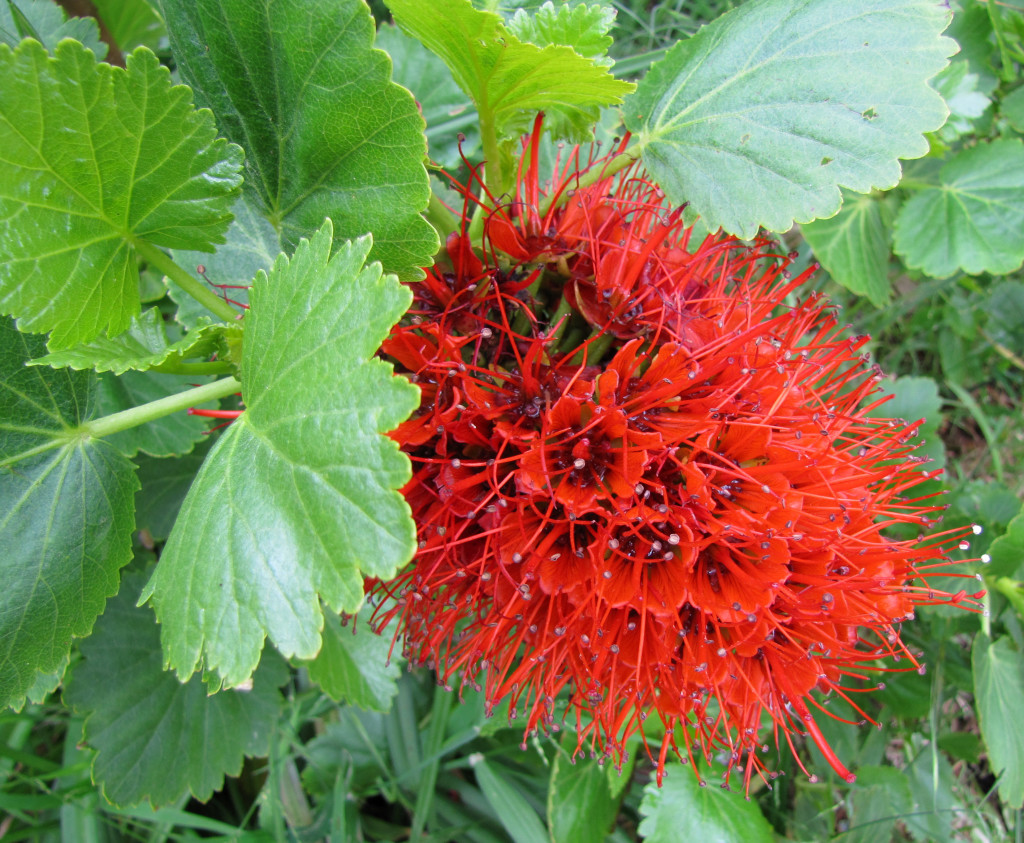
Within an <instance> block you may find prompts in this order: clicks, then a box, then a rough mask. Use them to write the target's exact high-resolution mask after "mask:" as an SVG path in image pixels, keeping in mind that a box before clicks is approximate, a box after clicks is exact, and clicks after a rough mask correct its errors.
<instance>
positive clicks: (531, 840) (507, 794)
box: [469, 753, 549, 843]
mask: <svg viewBox="0 0 1024 843" xmlns="http://www.w3.org/2000/svg"><path fill="white" fill-rule="evenodd" d="M469 763H470V766H471V767H472V768H473V774H474V775H475V776H476V782H477V784H478V785H480V791H481V792H482V793H483V795H484V798H485V799H486V800H487V803H488V804H489V805H490V806H491V808H492V809H493V811H494V813H495V814H496V815H497V817H498V819H499V820H500V822H501V824H502V825H503V826H504V827H505V831H507V832H508V833H509V836H510V837H511V838H512V839H513V840H514V841H515V843H548V841H549V838H548V835H547V833H546V832H545V831H544V825H543V823H542V822H541V820H540V817H538V816H537V812H536V811H534V810H533V808H531V807H530V803H529V802H527V801H526V797H524V796H523V794H522V793H521V792H520V790H519V788H518V787H516V785H515V784H514V783H513V782H512V781H510V780H509V779H508V778H506V777H505V776H503V775H501V773H499V772H498V770H500V769H501V765H494V766H492V765H491V763H490V762H489V761H487V759H486V758H484V756H483V755H481V754H479V753H476V754H474V755H471V756H470V757H469Z"/></svg>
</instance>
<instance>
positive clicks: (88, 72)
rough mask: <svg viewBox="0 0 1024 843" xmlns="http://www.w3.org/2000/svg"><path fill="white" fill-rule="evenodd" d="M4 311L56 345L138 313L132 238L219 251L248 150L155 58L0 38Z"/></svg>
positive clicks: (117, 329)
mask: <svg viewBox="0 0 1024 843" xmlns="http://www.w3.org/2000/svg"><path fill="white" fill-rule="evenodd" d="M0 75H2V77H3V79H4V85H3V86H2V88H0V164H2V166H0V312H3V313H6V314H11V315H13V316H16V317H17V318H18V327H19V328H20V329H21V330H23V331H36V332H43V331H52V332H53V333H52V334H51V336H50V340H49V347H50V349H51V350H59V349H65V348H69V347H71V346H73V345H75V344H76V343H82V342H88V341H90V340H92V339H93V338H95V337H97V336H98V335H99V334H100V333H101V332H103V331H106V332H107V334H108V335H115V334H119V333H121V332H123V331H125V330H126V329H127V328H128V327H129V325H130V324H131V318H132V317H133V316H134V315H136V314H137V313H138V312H139V308H140V304H139V275H138V269H137V264H136V258H135V254H134V248H133V244H134V242H135V241H136V240H138V239H142V240H146V241H148V242H149V243H151V244H153V245H156V246H163V247H170V248H190V249H207V250H212V248H213V244H214V243H218V242H221V241H222V238H223V234H224V231H225V230H226V229H227V227H228V224H229V223H230V221H231V214H230V208H231V203H232V201H233V199H234V197H235V196H236V195H237V193H238V189H239V185H240V182H241V176H240V174H239V169H240V167H241V162H242V151H241V149H239V148H238V147H236V146H232V145H230V144H228V143H227V142H226V141H224V140H217V139H216V138H215V135H216V130H215V128H214V125H213V120H212V119H211V116H210V114H209V112H198V111H195V110H194V109H193V107H192V101H191V92H190V91H189V89H188V88H185V87H184V86H181V85H172V84H171V79H170V74H169V73H168V72H167V69H166V68H163V67H161V66H160V64H159V62H158V61H157V59H156V56H154V55H153V54H152V53H151V52H149V51H148V50H146V49H145V48H140V49H138V50H137V51H136V52H135V53H133V54H132V55H130V56H129V57H128V63H127V68H126V69H124V70H122V69H120V68H113V67H110V66H109V65H106V64H97V63H96V59H95V57H94V56H93V54H92V53H91V52H89V51H88V50H86V49H85V48H84V47H82V45H81V44H78V43H76V42H74V41H69V40H65V41H62V42H61V43H60V45H58V47H57V51H56V56H55V57H52V58H51V57H50V56H48V55H47V53H46V51H45V50H44V49H43V47H42V46H41V45H40V44H39V43H38V42H36V41H24V42H22V44H21V45H20V46H19V47H18V48H17V50H15V51H13V52H12V51H11V50H9V49H8V48H7V47H6V46H3V45H0Z"/></svg>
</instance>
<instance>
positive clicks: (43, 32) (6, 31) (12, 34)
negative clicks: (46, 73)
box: [0, 0, 107, 59]
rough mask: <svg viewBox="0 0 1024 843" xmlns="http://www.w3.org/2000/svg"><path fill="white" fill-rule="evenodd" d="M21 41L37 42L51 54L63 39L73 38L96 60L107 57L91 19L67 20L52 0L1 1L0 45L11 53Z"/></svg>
mask: <svg viewBox="0 0 1024 843" xmlns="http://www.w3.org/2000/svg"><path fill="white" fill-rule="evenodd" d="M23 38H35V39H36V40H37V41H41V42H42V44H43V46H44V47H46V49H47V50H49V51H50V52H53V50H54V49H56V47H57V45H58V44H59V43H60V42H61V41H63V40H64V39H65V38H74V39H75V40H76V41H79V42H81V44H82V46H83V47H85V48H86V49H88V50H92V52H93V53H95V54H96V58H98V59H102V58H104V57H105V56H106V55H107V45H106V44H105V43H103V41H101V40H100V29H99V27H98V26H97V25H96V21H94V20H93V19H92V18H75V17H73V18H69V17H67V15H66V14H65V12H64V10H63V9H62V8H61V7H60V6H59V5H58V4H57V3H54V2H53V0H4V2H3V3H0V44H6V45H7V46H8V47H11V48H12V49H13V48H14V47H16V46H17V45H18V43H19V42H20V41H21V40H22V39H23Z"/></svg>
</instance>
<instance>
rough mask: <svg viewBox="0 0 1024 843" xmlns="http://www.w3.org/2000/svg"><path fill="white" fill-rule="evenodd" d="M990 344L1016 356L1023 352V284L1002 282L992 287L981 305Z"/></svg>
mask: <svg viewBox="0 0 1024 843" xmlns="http://www.w3.org/2000/svg"><path fill="white" fill-rule="evenodd" d="M983 310H984V312H985V314H986V315H987V316H988V333H989V337H990V339H991V341H992V342H998V343H1001V344H1002V345H1004V346H1007V347H1008V348H1009V349H1010V350H1011V351H1016V352H1017V353H1018V354H1019V353H1021V352H1024V283H1022V282H1020V281H1004V282H1003V283H1002V284H999V285H997V286H996V287H994V288H993V289H992V290H991V292H990V293H989V296H988V299H987V300H986V301H985V303H984V305H983Z"/></svg>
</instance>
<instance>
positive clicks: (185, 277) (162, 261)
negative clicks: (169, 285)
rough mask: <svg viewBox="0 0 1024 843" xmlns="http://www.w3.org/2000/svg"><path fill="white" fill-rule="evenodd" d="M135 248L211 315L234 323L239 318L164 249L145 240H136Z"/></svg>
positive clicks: (233, 310)
mask: <svg viewBox="0 0 1024 843" xmlns="http://www.w3.org/2000/svg"><path fill="white" fill-rule="evenodd" d="M134 246H135V251H136V252H138V253H139V254H140V255H142V257H144V258H145V259H146V262H147V263H148V264H150V265H151V266H154V267H156V268H157V269H159V270H160V271H161V272H162V273H163V274H164V275H166V276H167V277H168V278H170V279H171V280H172V281H173V282H174V283H175V284H177V285H178V286H179V287H181V289H183V290H184V291H185V292H186V293H188V294H189V295H190V296H192V298H194V299H195V300H196V301H197V302H199V303H200V304H201V305H202V306H203V307H205V308H206V309H207V310H209V311H210V312H211V313H214V314H216V315H217V316H218V317H219V318H221V319H223V320H224V321H225V322H234V321H235V320H236V319H237V318H238V317H239V313H238V311H237V310H235V309H234V308H233V307H232V306H231V305H230V304H228V303H227V302H226V301H224V299H222V298H221V297H220V296H218V295H217V294H216V293H215V292H213V290H211V289H210V288H209V287H207V286H206V285H204V284H202V283H201V282H199V281H197V280H196V279H195V278H193V277H192V276H191V275H190V274H189V273H188V272H186V271H185V270H184V269H182V268H181V267H180V266H178V264H176V263H175V262H174V261H173V260H171V258H170V257H169V256H168V255H167V253H166V252H164V251H163V250H162V249H158V248H157V247H156V246H154V245H153V244H152V243H147V242H146V241H145V240H136V241H135V243H134Z"/></svg>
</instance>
